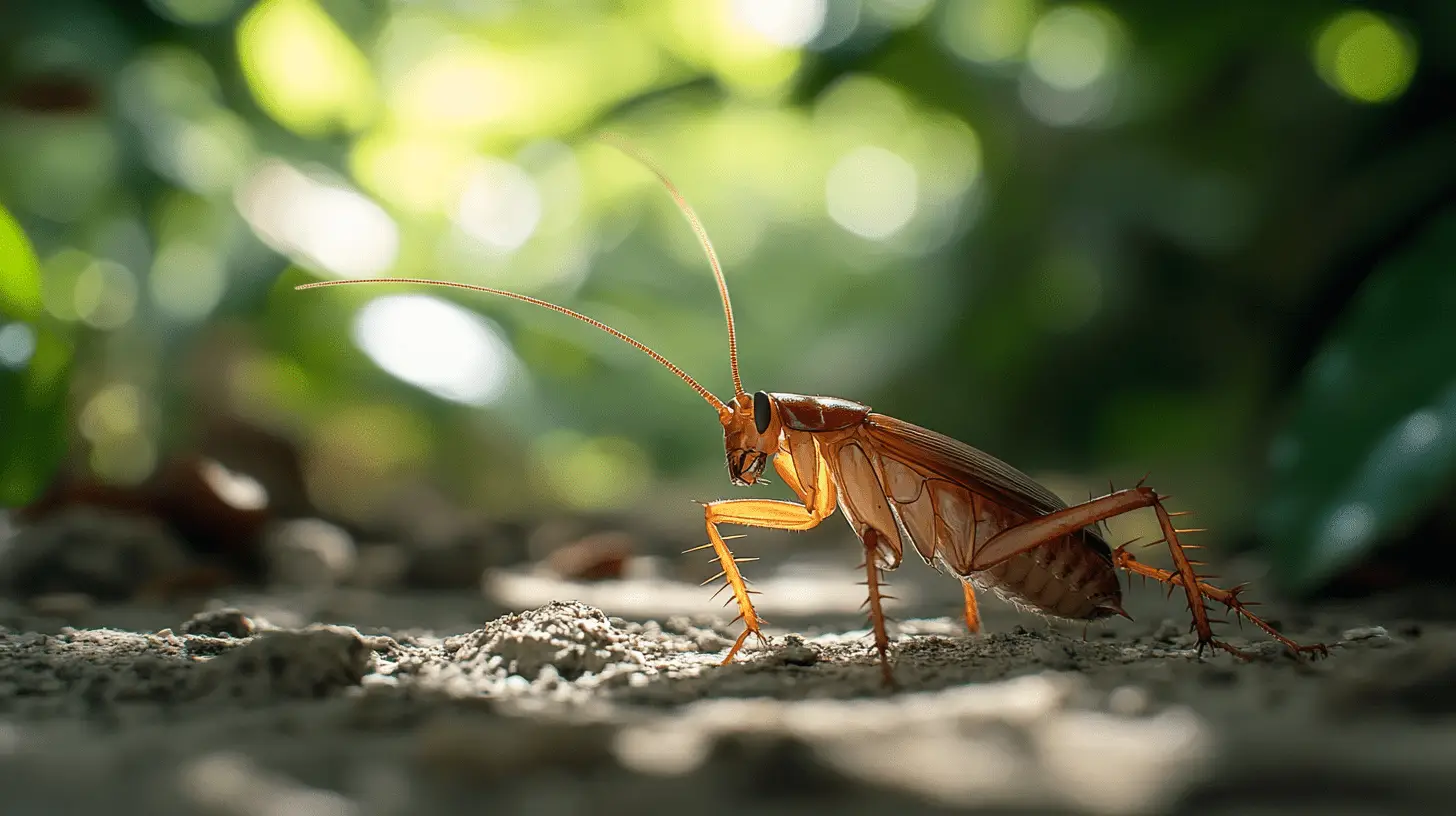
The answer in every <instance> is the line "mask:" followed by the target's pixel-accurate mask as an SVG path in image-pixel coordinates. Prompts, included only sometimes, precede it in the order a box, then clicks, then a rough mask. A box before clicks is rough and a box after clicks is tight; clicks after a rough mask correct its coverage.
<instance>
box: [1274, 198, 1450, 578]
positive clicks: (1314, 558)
mask: <svg viewBox="0 0 1456 816" xmlns="http://www.w3.org/2000/svg"><path fill="white" fill-rule="evenodd" d="M1453 266H1456V209H1453V210H1448V211H1447V212H1445V213H1444V214H1443V215H1442V216H1440V217H1439V218H1437V219H1435V220H1434V222H1433V223H1432V224H1431V225H1430V226H1429V227H1428V228H1427V229H1425V231H1424V232H1422V233H1421V234H1420V235H1419V237H1418V238H1416V239H1415V240H1414V241H1413V242H1411V244H1410V245H1409V246H1407V247H1405V248H1404V249H1403V250H1402V251H1401V252H1399V253H1398V254H1397V255H1395V256H1394V257H1392V258H1391V259H1390V260H1388V261H1387V262H1386V263H1384V264H1383V265H1382V266H1380V267H1379V269H1377V270H1376V272H1375V273H1374V274H1373V275H1372V276H1371V277H1370V278H1369V279H1368V280H1366V281H1365V283H1364V285H1363V286H1362V288H1361V290H1360V291H1359V292H1358V294H1357V296H1356V297H1355V299H1354V300H1353V301H1352V302H1351V304H1350V305H1349V307H1348V308H1347V310H1346V312H1345V314H1344V315H1343V316H1342V318H1341V320H1340V322H1339V324H1338V325H1337V326H1336V327H1335V329H1334V330H1333V331H1332V332H1331V334H1330V335H1329V338H1328V339H1327V340H1326V341H1325V343H1324V346H1323V348H1321V349H1320V351H1319V353H1318V354H1317V355H1316V356H1315V358H1314V360H1313V361H1312V362H1311V364H1310V365H1309V366H1308V368H1307V369H1306V370H1305V372H1304V378H1303V382H1302V383H1301V386H1300V390H1299V393H1298V397H1297V409H1296V411H1295V412H1294V415H1293V417H1292V419H1291V420H1290V422H1289V426H1288V428H1287V429H1286V430H1285V432H1284V433H1283V434H1282V435H1280V436H1279V437H1278V438H1277V440H1276V442H1275V444H1274V450H1273V452H1272V455H1271V458H1272V459H1273V467H1274V476H1275V484H1274V494H1273V496H1272V497H1271V498H1270V500H1269V503H1268V504H1267V506H1266V513H1265V514H1264V532H1265V534H1266V535H1267V536H1268V538H1269V540H1270V541H1271V542H1272V549H1273V552H1274V553H1275V554H1276V556H1277V562H1276V567H1277V574H1278V576H1279V578H1280V580H1281V581H1282V583H1283V584H1284V585H1285V586H1286V587H1287V588H1289V589H1291V590H1296V591H1309V590H1311V589H1313V588H1316V587H1318V586H1319V584H1320V583H1321V582H1322V581H1324V580H1327V579H1328V578H1329V577H1330V576H1331V575H1332V574H1333V573H1334V572H1336V571H1337V570H1339V569H1341V568H1342V567H1345V566H1348V565H1349V564H1350V563H1351V562H1352V561H1354V560H1355V559H1357V558H1359V557H1360V556H1361V555H1363V554H1364V553H1365V552H1366V551H1367V550H1368V549H1369V548H1370V547H1372V546H1375V545H1377V544H1378V543H1380V542H1382V541H1386V540H1388V539H1389V537H1390V536H1392V535H1394V534H1397V533H1399V532H1401V530H1402V528H1403V527H1404V526H1406V525H1408V524H1409V523H1411V522H1412V521H1414V520H1416V519H1417V518H1418V517H1419V515H1420V514H1421V513H1422V512H1423V511H1425V510H1426V509H1427V508H1429V507H1430V506H1431V505H1432V503H1433V502H1435V501H1437V500H1438V499H1439V498H1440V497H1441V496H1442V495H1445V494H1446V493H1448V492H1449V490H1450V489H1451V486H1452V484H1453V478H1456V274H1452V272H1453Z"/></svg>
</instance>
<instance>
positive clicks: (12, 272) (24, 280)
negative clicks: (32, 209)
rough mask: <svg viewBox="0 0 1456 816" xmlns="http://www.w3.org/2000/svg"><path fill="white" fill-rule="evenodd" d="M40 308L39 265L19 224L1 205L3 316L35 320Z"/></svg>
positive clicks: (0, 296)
mask: <svg viewBox="0 0 1456 816" xmlns="http://www.w3.org/2000/svg"><path fill="white" fill-rule="evenodd" d="M41 309H42V305H41V299H40V262H39V261H38V260H36V257H35V251H34V250H32V249H31V248H30V241H28V240H26V237H25V233H24V232H23V231H21V229H20V224H19V223H17V222H16V220H15V218H14V217H13V216H11V215H10V213H9V212H8V211H6V209H5V207H4V206H0V316H5V315H8V316H10V317H11V318H19V319H23V320H34V319H35V318H36V317H38V316H39V315H40V313H41Z"/></svg>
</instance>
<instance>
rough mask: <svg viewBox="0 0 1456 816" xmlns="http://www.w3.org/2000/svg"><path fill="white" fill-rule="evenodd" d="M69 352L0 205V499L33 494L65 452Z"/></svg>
mask: <svg viewBox="0 0 1456 816" xmlns="http://www.w3.org/2000/svg"><path fill="white" fill-rule="evenodd" d="M71 356H72V351H71V344H70V341H69V340H68V339H67V338H66V337H65V336H64V335H62V334H60V333H59V332H57V331H55V330H54V329H53V328H51V327H50V325H48V322H47V321H46V320H45V314H44V310H43V307H42V304H41V298H40V274H39V264H38V263H37V262H36V258H35V252H34V250H32V249H31V247H30V242H29V241H28V240H27V239H26V237H25V234H24V233H23V232H21V231H20V225H19V224H17V223H16V222H15V220H14V219H13V218H11V217H10V214H9V213H7V212H6V211H5V210H4V209H3V208H0V507H14V506H18V505H22V504H25V503H27V502H29V501H31V500H32V499H34V498H35V497H36V496H37V495H38V494H39V493H40V491H41V490H43V489H44V488H45V486H46V485H47V484H48V483H49V482H50V480H51V478H52V476H53V475H54V474H55V471H56V468H57V467H58V466H59V465H60V463H61V459H62V458H63V457H64V456H65V448H66V432H67V417H66V406H67V381H68V380H69V374H70V368H71Z"/></svg>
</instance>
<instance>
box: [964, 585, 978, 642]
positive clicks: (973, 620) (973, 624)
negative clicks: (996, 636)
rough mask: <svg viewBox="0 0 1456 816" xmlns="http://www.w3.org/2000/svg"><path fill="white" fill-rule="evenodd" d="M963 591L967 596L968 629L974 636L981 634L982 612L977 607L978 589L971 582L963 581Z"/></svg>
mask: <svg viewBox="0 0 1456 816" xmlns="http://www.w3.org/2000/svg"><path fill="white" fill-rule="evenodd" d="M961 591H962V592H964V593H965V594H966V629H967V630H969V631H970V633H971V634H973V635H978V634H980V633H981V611H980V609H979V608H978V607H977V606H976V588H975V587H973V586H971V582H970V581H967V580H965V579H961Z"/></svg>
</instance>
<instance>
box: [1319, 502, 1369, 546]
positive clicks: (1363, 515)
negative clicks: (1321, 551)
mask: <svg viewBox="0 0 1456 816" xmlns="http://www.w3.org/2000/svg"><path fill="white" fill-rule="evenodd" d="M1324 533H1325V534H1324V543H1325V550H1326V553H1327V554H1328V556H1329V557H1330V558H1332V559H1333V558H1336V557H1340V556H1344V555H1345V554H1347V553H1350V552H1353V551H1356V550H1359V549H1360V548H1362V547H1364V546H1365V542H1366V541H1368V540H1369V539H1370V536H1372V535H1374V533H1375V513H1374V511H1372V510H1371V509H1370V506H1369V505H1367V504H1365V503H1363V502H1350V503H1349V504H1344V505H1341V506H1339V507H1338V508H1336V509H1335V511H1334V512H1333V513H1331V514H1330V516H1329V518H1328V519H1327V520H1326V521H1325V529H1324Z"/></svg>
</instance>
